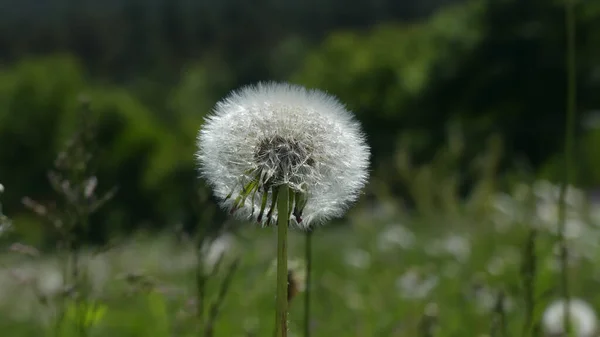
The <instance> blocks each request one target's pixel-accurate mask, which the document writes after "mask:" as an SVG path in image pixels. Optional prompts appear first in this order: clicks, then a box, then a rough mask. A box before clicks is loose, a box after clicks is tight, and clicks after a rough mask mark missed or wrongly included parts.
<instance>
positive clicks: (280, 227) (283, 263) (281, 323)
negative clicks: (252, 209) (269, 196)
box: [273, 184, 290, 337]
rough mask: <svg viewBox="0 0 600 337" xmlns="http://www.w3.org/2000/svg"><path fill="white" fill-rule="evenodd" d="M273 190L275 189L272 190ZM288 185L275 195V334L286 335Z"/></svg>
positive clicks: (282, 336)
mask: <svg viewBox="0 0 600 337" xmlns="http://www.w3.org/2000/svg"><path fill="white" fill-rule="evenodd" d="M273 192H275V190H274V191H273ZM289 193H290V191H289V187H288V186H287V185H285V184H283V185H281V186H279V193H278V194H275V193H273V197H275V196H277V299H276V301H277V308H276V318H275V319H276V321H275V324H276V325H275V336H276V337H286V336H287V306H288V300H287V288H288V266H287V230H288V219H289V217H287V216H286V215H287V214H288V212H289V208H290V207H289V206H290V205H289Z"/></svg>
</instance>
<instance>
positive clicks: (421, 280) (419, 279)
mask: <svg viewBox="0 0 600 337" xmlns="http://www.w3.org/2000/svg"><path fill="white" fill-rule="evenodd" d="M438 283H439V277H438V276H436V275H423V274H422V273H421V272H419V271H418V270H416V269H411V270H409V271H407V272H405V273H404V274H403V275H402V276H400V277H399V278H398V279H397V280H396V287H397V288H398V290H399V291H400V295H401V296H402V297H403V298H405V299H423V298H425V297H427V296H428V295H429V294H430V293H431V292H432V291H433V290H434V289H435V288H436V287H437V285H438Z"/></svg>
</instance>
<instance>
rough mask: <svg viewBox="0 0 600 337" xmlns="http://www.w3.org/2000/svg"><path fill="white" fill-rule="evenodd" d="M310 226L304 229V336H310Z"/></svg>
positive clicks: (311, 230)
mask: <svg viewBox="0 0 600 337" xmlns="http://www.w3.org/2000/svg"><path fill="white" fill-rule="evenodd" d="M312 232H313V229H312V227H309V228H308V229H307V230H306V234H305V235H306V245H305V246H304V249H305V252H304V253H305V254H306V256H305V258H306V286H305V288H304V337H310V292H311V291H312V287H311V286H312V285H311V283H310V278H311V270H312Z"/></svg>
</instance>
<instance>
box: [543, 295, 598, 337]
mask: <svg viewBox="0 0 600 337" xmlns="http://www.w3.org/2000/svg"><path fill="white" fill-rule="evenodd" d="M565 305H566V302H565V301H564V300H557V301H555V302H553V303H551V304H550V305H549V306H548V307H547V308H546V311H545V312H544V315H543V317H542V324H543V327H544V331H545V333H546V336H563V335H564V334H565V331H564V330H565V329H564V326H563V323H564V320H563V317H564V313H565ZM569 312H570V314H571V324H572V325H573V330H574V331H573V332H574V335H573V336H576V337H593V336H595V335H596V332H597V324H598V323H597V322H598V320H597V317H596V312H595V311H594V309H593V308H592V307H591V306H590V305H589V304H587V303H586V302H584V301H583V300H580V299H571V300H570V301H569Z"/></svg>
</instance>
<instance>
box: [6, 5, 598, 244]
mask: <svg viewBox="0 0 600 337" xmlns="http://www.w3.org/2000/svg"><path fill="white" fill-rule="evenodd" d="M563 7H564V6H563V2H562V1H551V0H531V1H518V0H502V1H492V0H475V1H452V0H428V1H425V0H412V1H392V0H377V1H371V0H352V1H341V0H321V1H318V2H316V1H297V0H293V1H292V0H290V1H284V2H281V1H264V0H260V1H254V2H252V3H250V2H248V1H242V0H220V1H216V0H213V1H191V0H119V1H117V0H109V1H89V0H85V1H82V0H77V1H72V0H54V1H45V2H40V1H35V0H19V1H17V0H2V1H0V62H1V63H0V181H1V182H2V184H4V185H5V188H6V192H5V193H4V194H3V196H2V203H3V205H4V210H5V212H9V213H10V215H11V217H12V218H13V220H14V222H15V223H20V224H21V225H20V226H19V234H20V235H22V236H23V237H24V238H25V239H27V240H30V241H33V242H35V243H37V244H44V241H45V235H44V233H43V230H42V232H39V228H40V227H39V226H37V225H36V221H39V220H37V219H36V218H35V217H34V216H32V215H31V212H29V211H28V210H26V209H25V208H24V206H23V204H22V198H24V197H30V198H33V199H35V200H38V201H41V202H46V201H51V200H52V198H53V194H52V193H53V192H52V190H51V187H50V184H49V183H48V179H47V172H48V169H49V168H51V167H52V164H53V159H54V157H55V155H56V153H57V152H58V150H59V149H60V148H61V147H62V146H63V144H64V142H65V140H66V139H67V137H68V136H69V135H70V134H71V133H72V132H73V130H74V127H75V126H76V120H77V114H78V113H79V108H78V97H80V96H82V95H85V96H86V97H88V98H89V99H90V101H91V109H92V112H93V115H94V118H95V120H96V121H97V125H98V133H97V149H98V156H97V157H96V158H95V161H94V168H95V170H96V174H97V177H98V179H99V189H100V190H108V189H109V188H111V187H113V186H116V187H118V192H117V194H116V196H115V197H114V198H113V199H112V200H111V201H110V203H109V205H108V206H107V207H106V208H105V210H103V212H102V213H101V214H99V215H95V216H94V218H93V219H92V221H93V222H94V224H95V226H93V227H92V228H93V230H92V232H91V233H90V234H89V237H88V239H89V240H90V241H91V242H94V241H95V242H103V241H105V240H106V239H107V238H108V237H109V236H111V235H114V234H117V233H128V232H130V231H132V230H136V229H150V230H154V229H161V228H165V227H169V226H174V225H181V226H184V227H185V228H191V227H193V226H196V224H198V222H213V223H219V222H221V221H222V219H223V218H224V216H223V215H222V214H221V213H220V211H218V210H216V206H215V202H214V200H212V197H211V196H210V191H209V190H208V189H207V187H206V186H205V185H204V184H203V182H202V181H200V180H199V179H197V173H196V170H195V163H194V156H193V155H194V151H195V136H196V133H197V131H198V129H199V127H200V126H201V125H202V122H203V117H204V116H205V115H206V114H207V113H209V112H210V110H211V108H212V106H213V105H214V104H215V103H216V102H217V101H218V100H219V99H220V98H222V97H223V96H224V95H225V94H227V93H228V92H229V91H230V90H233V89H236V88H238V87H240V86H242V85H245V84H251V83H255V82H257V81H261V80H278V81H291V82H294V83H298V84H303V85H306V86H309V87H314V88H319V89H322V90H326V91H328V92H329V93H331V94H334V95H336V96H338V97H339V98H340V99H341V100H342V101H343V102H345V103H346V104H347V105H348V107H349V108H350V109H351V110H353V111H354V112H355V113H356V115H357V116H358V119H360V121H361V122H362V124H363V125H364V128H365V130H366V132H367V134H368V140H369V143H370V144H371V146H372V148H373V164H372V176H373V179H372V183H371V184H370V185H369V188H368V190H367V191H366V192H367V197H366V198H364V200H367V201H369V200H379V199H378V198H382V197H385V196H387V197H389V196H393V197H397V198H401V199H402V200H404V204H405V205H407V206H408V207H409V208H410V207H412V206H414V205H415V204H416V201H415V200H414V199H415V198H414V195H413V194H414V193H411V191H410V188H409V187H408V186H407V185H406V184H405V183H404V182H403V180H402V179H401V178H399V177H400V176H402V175H401V174H399V171H401V170H402V169H403V168H402V167H401V166H402V164H401V163H400V162H402V157H403V156H405V155H406V154H410V157H411V162H412V164H411V165H415V164H422V163H428V162H431V161H432V158H434V156H435V155H436V153H438V152H439V149H440V148H441V147H442V146H444V145H447V144H446V143H447V141H448V134H449V133H450V134H454V133H458V134H460V137H461V139H462V142H461V144H462V145H461V149H460V151H461V154H462V157H464V158H467V159H468V160H459V161H458V162H457V163H456V165H457V167H456V172H458V173H457V174H458V175H459V177H458V178H457V181H458V189H459V191H461V194H463V195H466V194H467V193H468V191H470V190H471V189H472V187H473V180H474V179H475V178H474V177H473V172H472V170H470V169H469V168H468V167H469V165H470V160H471V159H472V158H473V157H474V156H476V155H477V154H479V153H482V152H485V151H487V147H488V146H489V144H488V140H490V139H494V140H495V141H496V142H498V144H501V145H497V146H499V147H501V152H502V156H501V158H500V159H499V163H498V168H499V178H498V180H497V182H498V183H499V184H503V183H504V182H505V181H506V180H507V179H508V178H507V177H510V176H511V174H512V173H514V172H516V171H519V172H522V171H526V172H528V174H532V175H534V176H536V177H543V178H546V179H550V180H553V179H556V178H558V177H560V175H559V173H560V167H561V166H557V165H560V164H561V162H562V161H561V156H562V154H561V152H562V147H563V139H564V123H565V105H566V103H565V90H566V76H565V62H566V61H565V52H564V50H565V28H564V9H563ZM577 30H578V38H577V43H576V45H577V47H576V48H577V55H578V61H577V75H578V97H577V99H578V104H579V110H578V111H577V132H576V134H577V150H578V153H577V156H578V157H577V158H578V163H577V164H578V167H579V171H578V174H577V184H578V185H579V186H581V187H583V188H585V189H593V188H594V187H596V186H597V185H598V184H599V183H600V170H598V168H599V167H600V166H599V165H600V156H597V154H598V153H597V152H598V149H600V147H599V146H600V130H598V129H597V126H598V123H597V122H596V123H595V122H594V121H595V120H597V118H598V116H599V115H598V112H597V111H595V110H597V109H599V108H600V94H599V93H600V33H599V32H600V2H598V1H581V2H580V3H578V6H577ZM197 190H200V196H198V195H197V193H196V191H197ZM365 202H366V201H365ZM195 207H196V208H200V209H202V212H203V213H204V214H211V216H207V217H203V219H198V216H197V212H195V211H194V209H195ZM42 228H43V227H42Z"/></svg>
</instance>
